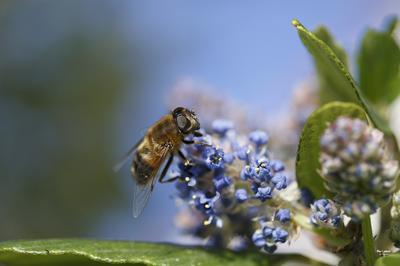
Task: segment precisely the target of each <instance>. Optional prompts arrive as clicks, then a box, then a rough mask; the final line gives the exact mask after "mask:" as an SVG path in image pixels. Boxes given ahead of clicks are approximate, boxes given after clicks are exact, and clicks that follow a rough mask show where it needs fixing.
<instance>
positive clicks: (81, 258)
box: [0, 239, 323, 266]
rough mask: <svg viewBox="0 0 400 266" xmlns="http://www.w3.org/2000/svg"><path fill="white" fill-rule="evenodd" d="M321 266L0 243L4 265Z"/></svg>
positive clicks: (87, 244) (227, 254)
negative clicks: (287, 265)
mask: <svg viewBox="0 0 400 266" xmlns="http://www.w3.org/2000/svg"><path fill="white" fill-rule="evenodd" d="M287 262H295V263H302V264H303V265H310V264H311V265H323V264H321V263H319V262H316V261H311V260H310V259H308V258H305V257H303V256H301V255H295V254H285V255H279V254H277V255H268V256H266V255H264V254H262V253H260V252H238V253H235V252H232V251H227V250H214V251H211V250H207V249H205V248H204V247H188V246H178V245H171V244H156V243H140V242H129V241H104V240H103V241H100V240H82V239H81V240H79V239H52V240H36V241H9V242H3V243H0V264H1V263H5V264H6V265H111V264H118V265H142V266H143V265H160V266H161V265H163V266H168V265H174V266H175V265H176V266H179V265H185V266H186V265H199V266H200V265H238V266H239V265H240V266H253V265H282V264H283V263H287Z"/></svg>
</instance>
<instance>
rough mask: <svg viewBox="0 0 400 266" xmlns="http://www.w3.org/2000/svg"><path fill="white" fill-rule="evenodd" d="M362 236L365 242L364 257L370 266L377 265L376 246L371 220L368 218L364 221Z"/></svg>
mask: <svg viewBox="0 0 400 266" xmlns="http://www.w3.org/2000/svg"><path fill="white" fill-rule="evenodd" d="M362 235H363V242H364V256H365V260H366V262H367V265H368V266H373V265H374V263H375V258H376V254H375V245H374V238H373V236H372V227H371V218H370V216H368V217H367V218H365V219H364V220H363V221H362Z"/></svg>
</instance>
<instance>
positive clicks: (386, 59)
mask: <svg viewBox="0 0 400 266" xmlns="http://www.w3.org/2000/svg"><path fill="white" fill-rule="evenodd" d="M396 24H397V18H392V19H391V21H390V22H389V23H388V26H387V29H385V30H383V31H376V30H373V29H368V30H367V32H366V33H365V35H364V37H363V40H362V42H361V47H360V50H359V53H358V66H359V80H360V88H361V90H362V91H363V92H364V94H365V96H366V97H367V98H368V99H369V100H370V101H371V102H374V103H377V104H388V103H390V102H392V101H393V100H394V99H395V98H396V97H397V96H398V95H399V93H400V47H399V44H398V43H397V42H396V39H395V37H394V36H393V31H394V30H395V27H396Z"/></svg>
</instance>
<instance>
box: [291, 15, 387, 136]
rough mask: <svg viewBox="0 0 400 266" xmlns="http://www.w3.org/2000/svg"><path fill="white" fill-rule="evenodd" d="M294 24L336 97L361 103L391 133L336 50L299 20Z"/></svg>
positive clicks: (378, 126) (385, 130)
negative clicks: (336, 53)
mask: <svg viewBox="0 0 400 266" xmlns="http://www.w3.org/2000/svg"><path fill="white" fill-rule="evenodd" d="M292 24H293V25H294V26H295V27H296V29H297V32H298V34H299V36H300V39H301V41H302V42H303V44H304V46H305V47H306V48H307V49H308V51H309V52H310V54H311V55H312V57H313V59H314V62H315V65H316V68H317V72H318V73H319V75H320V76H321V78H323V79H324V80H325V81H326V84H329V88H330V89H331V90H333V91H334V94H335V95H336V99H340V100H341V101H345V102H355V103H359V104H360V105H361V106H362V107H363V108H364V109H365V111H366V113H367V114H368V116H369V118H371V120H372V122H373V123H374V125H375V126H376V127H377V128H379V129H380V130H382V131H384V132H386V133H391V130H390V128H389V126H388V124H387V122H386V121H385V120H383V119H382V118H381V117H380V116H379V115H378V114H377V113H376V112H375V111H374V110H373V109H372V107H371V106H370V104H369V102H368V100H367V99H366V98H365V97H364V95H363V94H362V92H361V91H360V89H359V88H358V87H357V85H356V83H355V81H354V79H353V77H352V76H351V74H350V73H349V71H348V70H347V69H346V66H345V65H344V64H343V62H341V61H340V59H339V58H338V57H337V56H336V55H335V53H334V51H333V50H332V49H331V48H330V47H329V46H328V45H327V44H325V43H324V42H323V41H321V40H320V39H319V38H318V37H317V36H315V34H313V33H311V32H309V31H308V30H307V29H306V28H305V27H304V26H303V25H302V24H301V23H300V22H299V21H298V20H293V21H292ZM322 100H323V99H322Z"/></svg>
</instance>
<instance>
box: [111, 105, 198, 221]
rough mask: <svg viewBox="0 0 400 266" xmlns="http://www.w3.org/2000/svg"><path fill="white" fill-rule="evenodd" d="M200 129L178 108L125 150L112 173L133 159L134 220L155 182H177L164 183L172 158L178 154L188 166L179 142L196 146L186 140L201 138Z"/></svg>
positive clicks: (190, 115) (192, 115)
mask: <svg viewBox="0 0 400 266" xmlns="http://www.w3.org/2000/svg"><path fill="white" fill-rule="evenodd" d="M199 129H200V123H199V120H198V119H197V117H196V114H195V113H194V112H193V111H191V110H189V109H186V108H183V107H177V108H175V109H174V110H173V111H172V112H171V113H170V114H167V115H165V116H163V117H162V118H161V119H160V120H158V121H157V122H156V123H155V124H154V125H153V126H151V127H150V128H148V130H147V132H146V134H145V136H144V137H143V138H142V139H141V140H140V141H139V142H138V143H137V144H136V145H134V146H133V147H132V148H131V149H130V150H129V151H128V153H127V154H126V156H125V159H124V160H123V161H122V162H121V163H120V164H118V165H116V166H115V167H114V170H115V171H118V170H119V169H120V168H121V167H122V165H123V164H124V163H125V162H126V161H127V160H128V159H129V158H130V157H131V156H133V160H132V165H131V174H132V177H133V181H134V192H133V216H134V217H135V218H136V217H138V216H139V215H140V213H141V212H142V210H143V209H144V207H145V206H146V204H147V202H148V200H149V198H150V195H151V192H152V191H153V188H154V185H155V183H156V181H157V180H158V181H159V182H160V183H166V182H172V181H174V180H176V179H177V178H176V177H175V178H170V179H168V180H164V177H165V175H166V174H167V172H168V169H169V167H170V165H171V163H172V161H173V159H174V156H175V155H176V154H178V155H179V156H180V157H181V158H182V159H183V160H184V162H185V164H188V163H189V161H188V160H187V159H186V157H185V156H184V154H183V153H182V152H181V151H180V147H181V145H182V143H185V144H193V143H195V142H194V141H193V140H187V139H185V137H186V136H188V135H190V134H193V135H194V136H197V137H199V136H202V134H201V133H200V132H199V131H198V130H199ZM161 169H162V170H161Z"/></svg>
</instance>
